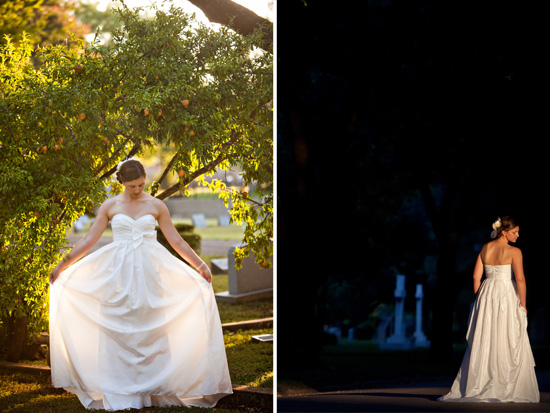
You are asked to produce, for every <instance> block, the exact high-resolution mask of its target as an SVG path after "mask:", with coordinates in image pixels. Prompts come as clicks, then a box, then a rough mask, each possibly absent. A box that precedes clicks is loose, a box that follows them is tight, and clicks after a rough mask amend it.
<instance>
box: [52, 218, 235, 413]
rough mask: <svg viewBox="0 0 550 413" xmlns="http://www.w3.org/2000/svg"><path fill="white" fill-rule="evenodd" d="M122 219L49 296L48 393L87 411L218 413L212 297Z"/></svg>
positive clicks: (138, 224) (142, 226)
mask: <svg viewBox="0 0 550 413" xmlns="http://www.w3.org/2000/svg"><path fill="white" fill-rule="evenodd" d="M115 217H116V216H115ZM149 217H151V216H149ZM126 218H127V219H126ZM126 218H125V216H121V217H120V218H117V220H116V221H120V222H118V225H117V228H118V227H119V226H121V225H122V227H123V229H122V232H120V231H119V230H120V228H118V229H117V231H118V240H116V239H117V238H115V241H114V242H113V243H111V244H108V245H107V246H105V247H103V248H101V249H99V250H97V251H95V252H94V253H92V254H90V255H89V256H87V257H85V258H83V259H82V260H80V261H79V262H77V263H76V264H74V265H72V266H71V267H69V268H68V269H67V270H65V271H64V272H63V273H62V274H61V276H60V277H59V278H58V280H57V281H56V282H55V283H54V284H53V285H52V286H51V289H50V354H51V367H52V382H53V385H54V386H55V387H64V388H65V389H66V390H68V391H70V392H73V393H74V394H76V395H77V396H78V397H79V399H80V401H81V402H82V404H83V405H84V406H85V407H86V408H98V409H106V410H121V409H127V408H142V407H148V406H169V405H182V406H201V407H212V406H215V405H216V403H217V401H218V400H219V399H220V398H222V397H223V396H225V395H227V394H231V393H232V386H231V381H230V377H229V370H228V366H227V359H226V354H225V346H224V341H223V333H222V329H221V323H220V318H219V314H218V310H217V305H216V301H215V297H214V293H213V290H212V287H211V285H210V284H209V283H208V282H206V281H205V280H204V279H203V278H202V277H201V276H200V275H199V274H198V273H197V272H196V271H194V270H193V269H191V268H190V267H189V266H187V265H186V264H185V263H183V262H182V261H181V260H179V259H177V258H175V257H174V256H172V254H170V252H169V251H168V250H166V249H165V248H164V247H163V246H162V245H161V244H160V243H158V242H157V241H156V239H153V238H152V237H150V236H148V234H150V232H148V231H149V229H150V227H151V225H154V222H153V223H151V222H149V221H150V219H147V218H145V219H144V220H138V221H134V220H132V218H129V217H126ZM151 218H153V217H151ZM130 220H131V221H130ZM132 221H133V222H132ZM153 221H154V218H153ZM113 224H115V221H113ZM130 230H132V231H133V232H132V231H130ZM136 233H137V237H136V235H135V234H136ZM121 234H122V236H121ZM132 234H133V235H132Z"/></svg>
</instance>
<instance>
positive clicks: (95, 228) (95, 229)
mask: <svg viewBox="0 0 550 413" xmlns="http://www.w3.org/2000/svg"><path fill="white" fill-rule="evenodd" d="M106 203H107V202H106ZM106 203H104V204H103V205H102V206H101V207H100V208H99V210H98V212H97V215H96V219H95V220H94V223H93V224H92V226H91V227H90V229H89V230H88V232H87V233H86V235H84V236H83V237H82V238H80V239H79V240H78V242H77V243H76V244H75V245H74V247H73V248H72V249H71V251H70V253H68V254H67V255H65V257H64V258H63V260H61V261H60V262H59V264H57V266H56V267H55V269H54V270H53V271H52V272H51V274H50V282H51V283H52V284H53V283H54V282H55V280H56V279H57V277H59V275H60V274H61V273H62V272H63V270H65V269H66V268H67V267H69V266H71V265H72V264H74V263H75V262H76V261H78V260H79V259H80V258H82V257H83V256H84V255H85V254H86V253H87V252H88V251H89V250H90V248H92V247H93V246H94V244H95V243H96V242H97V241H98V240H99V238H100V237H101V234H103V232H104V231H105V228H107V224H109V217H108V215H107V209H108V206H106V205H105V204H106Z"/></svg>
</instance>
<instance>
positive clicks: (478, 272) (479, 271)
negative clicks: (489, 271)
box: [474, 254, 483, 294]
mask: <svg viewBox="0 0 550 413" xmlns="http://www.w3.org/2000/svg"><path fill="white" fill-rule="evenodd" d="M482 275H483V261H482V260H481V254H480V255H478V256H477V260H476V265H475V267H474V294H477V292H478V290H479V287H480V286H481V276H482Z"/></svg>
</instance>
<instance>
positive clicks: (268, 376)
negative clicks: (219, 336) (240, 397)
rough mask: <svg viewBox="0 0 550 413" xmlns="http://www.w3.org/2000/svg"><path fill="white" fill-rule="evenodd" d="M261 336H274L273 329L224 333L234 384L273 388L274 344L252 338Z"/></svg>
mask: <svg viewBox="0 0 550 413" xmlns="http://www.w3.org/2000/svg"><path fill="white" fill-rule="evenodd" d="M260 334H273V329H272V328H266V329H257V330H238V331H226V332H224V334H223V338H224V342H225V351H226V354H227V362H228V364H229V372H230V375H231V381H232V383H234V384H244V385H246V386H252V387H269V388H273V342H260V341H257V340H254V339H253V338H252V336H255V335H260Z"/></svg>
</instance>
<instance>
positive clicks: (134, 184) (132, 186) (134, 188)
mask: <svg viewBox="0 0 550 413" xmlns="http://www.w3.org/2000/svg"><path fill="white" fill-rule="evenodd" d="M123 185H124V187H125V188H126V189H125V190H124V192H126V193H127V194H128V195H130V196H131V197H132V198H136V197H138V196H140V195H141V193H142V192H143V188H144V187H145V178H144V177H140V178H138V179H135V180H133V181H128V182H124V183H123Z"/></svg>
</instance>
